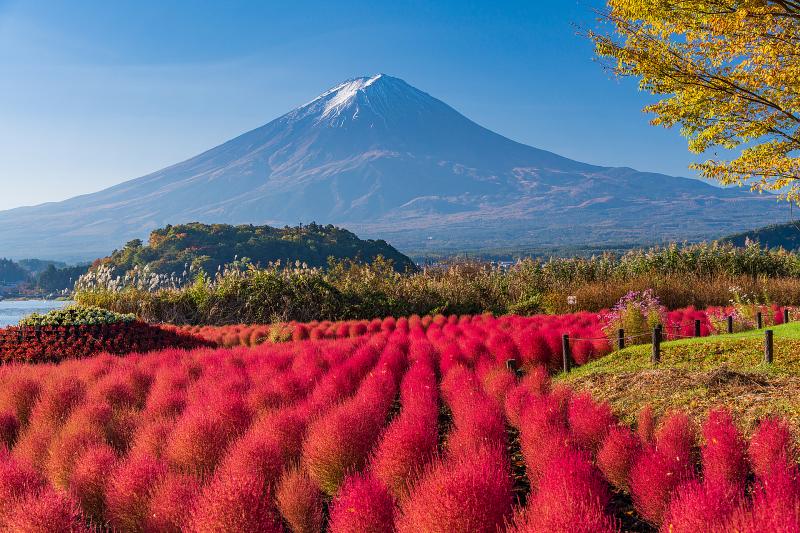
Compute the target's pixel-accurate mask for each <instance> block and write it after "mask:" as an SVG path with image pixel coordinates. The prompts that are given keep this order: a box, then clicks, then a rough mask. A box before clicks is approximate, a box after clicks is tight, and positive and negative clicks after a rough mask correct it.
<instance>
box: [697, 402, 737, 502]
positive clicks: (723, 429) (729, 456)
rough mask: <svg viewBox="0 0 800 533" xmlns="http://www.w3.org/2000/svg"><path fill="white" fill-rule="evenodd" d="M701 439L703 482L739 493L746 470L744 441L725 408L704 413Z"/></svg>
mask: <svg viewBox="0 0 800 533" xmlns="http://www.w3.org/2000/svg"><path fill="white" fill-rule="evenodd" d="M703 439H704V440H705V444H704V445H703V448H702V457H703V482H704V483H705V484H706V485H707V486H710V487H719V488H721V489H725V491H727V492H731V493H732V494H740V493H743V492H744V488H745V483H746V482H747V472H748V465H747V458H746V457H745V442H744V439H743V438H742V436H741V435H740V434H739V430H738V429H737V428H736V425H735V424H734V423H733V418H731V415H730V413H729V412H728V411H727V410H723V409H714V410H712V411H711V412H710V413H709V414H708V418H707V419H706V421H705V422H704V424H703Z"/></svg>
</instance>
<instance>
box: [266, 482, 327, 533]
mask: <svg viewBox="0 0 800 533" xmlns="http://www.w3.org/2000/svg"><path fill="white" fill-rule="evenodd" d="M275 502H276V504H277V506H278V510H279V511H280V512H281V515H282V516H283V519H284V520H285V521H286V523H287V524H288V525H289V527H290V528H291V530H292V533H316V532H318V531H322V493H321V492H320V490H319V487H317V484H316V483H314V481H313V480H312V479H311V478H310V477H309V476H308V473H306V471H305V470H302V469H300V468H293V469H291V470H288V471H287V472H286V473H284V475H283V477H281V480H280V483H279V484H278V487H277V491H276V494H275Z"/></svg>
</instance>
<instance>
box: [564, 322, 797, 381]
mask: <svg viewBox="0 0 800 533" xmlns="http://www.w3.org/2000/svg"><path fill="white" fill-rule="evenodd" d="M764 329H771V330H772V331H773V339H774V340H773V342H774V346H775V357H774V362H773V364H772V365H766V364H764V363H763V357H764V341H763V339H764V330H763V329H761V330H752V331H745V332H742V333H732V334H725V335H713V336H709V337H698V338H693V339H680V340H676V341H667V342H663V343H662V344H661V362H660V364H659V365H658V366H659V367H660V368H681V369H687V370H693V371H697V370H709V369H713V368H717V367H720V366H721V365H726V366H728V367H732V368H736V369H737V370H746V371H754V372H764V373H777V374H788V375H791V374H800V350H798V349H797V346H796V342H795V341H800V322H792V323H790V324H785V325H780V326H774V327H771V328H764ZM651 353H652V346H651V345H650V344H640V345H635V346H630V347H628V348H625V349H624V350H621V351H617V352H614V353H612V354H610V355H608V356H606V357H602V358H600V359H597V360H595V361H591V362H589V363H587V364H586V365H583V366H581V367H579V368H576V369H574V370H573V371H572V372H571V373H570V374H569V375H559V376H558V377H557V379H565V380H568V381H571V380H574V379H578V378H581V377H584V376H586V375H590V374H597V373H620V372H637V371H641V370H647V369H652V368H653V364H652V363H651V362H650V357H651Z"/></svg>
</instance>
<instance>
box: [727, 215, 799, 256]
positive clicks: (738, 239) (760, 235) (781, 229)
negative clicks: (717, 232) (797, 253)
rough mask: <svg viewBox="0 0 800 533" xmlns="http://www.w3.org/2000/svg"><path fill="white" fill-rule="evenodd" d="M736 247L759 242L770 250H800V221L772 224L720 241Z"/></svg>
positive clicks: (729, 236)
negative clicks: (749, 242)
mask: <svg viewBox="0 0 800 533" xmlns="http://www.w3.org/2000/svg"><path fill="white" fill-rule="evenodd" d="M720 240H721V241H722V242H729V243H731V244H733V245H735V246H745V245H746V244H747V242H748V241H751V242H758V243H759V244H761V246H766V247H768V248H785V249H786V250H798V249H800V221H797V220H796V221H794V222H787V223H785V224H772V225H769V226H765V227H763V228H758V229H754V230H751V231H743V232H741V233H737V234H735V235H728V236H727V237H724V238H722V239H720Z"/></svg>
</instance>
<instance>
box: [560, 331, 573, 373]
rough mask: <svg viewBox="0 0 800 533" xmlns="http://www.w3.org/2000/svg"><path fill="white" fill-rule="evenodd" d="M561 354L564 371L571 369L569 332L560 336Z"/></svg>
mask: <svg viewBox="0 0 800 533" xmlns="http://www.w3.org/2000/svg"><path fill="white" fill-rule="evenodd" d="M561 355H562V358H563V362H564V372H569V371H570V370H572V352H571V350H570V349H569V334H567V333H565V334H564V335H562V336H561Z"/></svg>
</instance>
